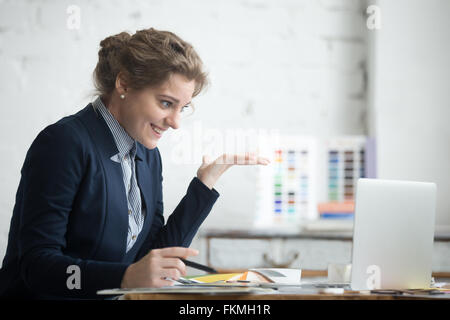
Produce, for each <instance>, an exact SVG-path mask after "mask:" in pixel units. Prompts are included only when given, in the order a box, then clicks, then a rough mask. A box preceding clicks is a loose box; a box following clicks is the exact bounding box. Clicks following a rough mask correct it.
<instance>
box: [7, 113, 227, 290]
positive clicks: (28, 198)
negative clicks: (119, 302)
mask: <svg viewBox="0 0 450 320" xmlns="http://www.w3.org/2000/svg"><path fill="white" fill-rule="evenodd" d="M137 145H138V147H137V154H136V172H137V173H136V174H137V181H138V185H139V188H140V190H141V196H142V199H143V201H142V204H143V205H144V206H145V209H146V216H145V223H144V226H143V229H142V231H141V233H140V234H139V236H138V239H137V242H136V243H135V245H134V246H133V248H132V249H131V250H130V251H129V252H128V253H126V241H127V233H128V212H127V199H126V193H125V187H124V184H123V178H122V168H121V165H120V163H117V162H114V161H113V160H111V159H110V158H111V156H113V155H115V154H117V153H118V150H117V147H116V144H115V142H114V138H113V136H112V134H111V131H110V130H109V128H108V126H107V124H106V122H105V121H104V119H103V117H102V116H101V115H100V114H99V113H97V112H96V111H95V110H94V108H93V107H92V104H89V105H88V106H87V107H85V108H84V109H82V110H81V111H79V112H78V113H76V114H74V115H71V116H68V117H65V118H63V119H61V120H60V121H58V122H56V123H54V124H52V125H50V126H48V127H46V128H45V129H44V130H43V131H42V132H40V133H39V135H38V136H37V138H36V139H35V140H34V142H33V143H32V145H31V147H30V149H29V150H28V153H27V155H26V158H25V162H24V165H23V167H22V170H21V180H20V183H19V188H18V191H17V195H16V203H15V206H14V211H13V215H12V218H11V226H10V231H9V237H8V247H7V251H6V255H5V258H4V260H3V265H2V269H1V270H0V296H3V297H10V298H17V297H19V298H99V296H98V295H96V291H97V290H100V289H105V288H118V287H120V283H121V281H122V277H123V274H124V272H125V270H126V268H127V267H128V266H129V265H130V264H131V263H133V262H135V261H137V260H139V259H140V258H141V257H143V256H144V255H145V254H147V253H148V252H149V251H150V250H151V249H153V248H162V247H170V246H183V247H188V246H189V245H190V243H191V241H192V239H193V237H194V235H195V234H196V232H197V230H198V228H199V227H200V225H201V223H202V222H203V221H204V219H205V218H206V217H207V215H208V214H209V212H210V210H211V208H212V206H213V204H214V203H215V201H216V200H217V198H218V197H219V194H218V193H217V191H216V190H214V189H213V190H210V189H209V188H208V187H206V186H205V185H204V184H203V183H202V182H201V181H200V180H198V179H197V178H193V180H192V181H191V183H190V184H189V187H188V189H187V192H186V195H185V196H184V197H183V199H182V200H181V202H180V203H179V205H178V206H177V207H176V209H175V211H174V212H173V213H172V214H171V215H170V217H169V219H168V221H167V224H165V225H164V216H163V195H162V167H161V157H160V154H159V151H158V148H155V149H152V150H149V149H147V148H145V147H144V146H143V145H141V144H140V143H138V144H137ZM71 265H76V266H78V267H79V270H80V273H79V274H80V280H81V288H80V289H77V288H72V287H73V286H68V285H67V281H68V278H69V277H70V276H72V275H73V271H72V270H71V269H68V268H69V266H71ZM69 287H70V288H72V289H70V288H69Z"/></svg>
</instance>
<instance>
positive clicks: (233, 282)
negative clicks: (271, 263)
mask: <svg viewBox="0 0 450 320" xmlns="http://www.w3.org/2000/svg"><path fill="white" fill-rule="evenodd" d="M300 280H301V270H300V269H279V268H268V269H250V270H249V271H246V272H243V273H222V274H221V273H219V274H207V275H204V276H197V277H191V278H189V279H186V278H180V279H179V280H177V281H174V283H175V284H174V285H173V286H168V287H162V288H126V289H121V288H116V289H106V290H100V291H98V292H97V294H99V295H121V294H127V293H201V294H219V293H220V294H228V293H233V294H234V293H241V294H242V293H252V294H255V293H272V292H273V289H271V288H277V287H279V286H289V285H292V286H299V285H300Z"/></svg>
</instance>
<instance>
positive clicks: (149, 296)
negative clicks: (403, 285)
mask: <svg viewBox="0 0 450 320" xmlns="http://www.w3.org/2000/svg"><path fill="white" fill-rule="evenodd" d="M123 299H124V300H233V301H234V300H431V299H433V300H434V299H445V300H450V296H449V295H448V294H445V295H438V296H426V295H420V296H419V295H417V296H416V295H390V294H360V293H344V294H324V293H318V294H226V295H225V294H178V293H170V294H161V293H129V294H126V295H124V296H123Z"/></svg>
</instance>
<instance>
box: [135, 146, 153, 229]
mask: <svg viewBox="0 0 450 320" xmlns="http://www.w3.org/2000/svg"><path fill="white" fill-rule="evenodd" d="M144 159H145V151H144V147H143V146H142V145H141V144H140V143H138V144H137V150H136V176H137V182H138V185H139V189H140V190H141V197H142V200H143V201H144V202H145V208H146V215H145V220H144V226H143V228H142V231H141V233H140V234H146V232H143V231H144V229H146V228H147V227H148V226H149V225H151V221H152V220H153V211H154V208H153V204H154V201H152V199H151V195H153V194H154V188H153V185H152V181H155V179H154V178H153V176H152V171H151V170H150V168H149V165H151V163H147V162H146V161H144Z"/></svg>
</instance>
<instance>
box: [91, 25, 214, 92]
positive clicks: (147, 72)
mask: <svg viewBox="0 0 450 320" xmlns="http://www.w3.org/2000/svg"><path fill="white" fill-rule="evenodd" d="M119 72H122V73H123V74H124V76H125V78H126V80H127V85H128V86H129V87H131V88H133V89H137V90H139V89H143V88H145V87H153V86H158V85H161V84H163V83H164V82H166V81H167V80H168V79H169V77H170V76H171V75H172V74H175V73H178V74H181V75H183V76H185V77H186V78H187V79H188V80H194V81H195V90H194V93H193V97H195V96H196V95H198V94H199V93H200V92H201V91H202V90H203V89H204V88H205V87H206V86H207V85H208V84H209V82H208V76H207V73H206V72H205V71H204V70H203V63H202V60H201V59H200V57H199V56H198V54H197V53H196V52H195V50H194V48H193V47H192V45H191V44H189V43H187V42H185V41H183V40H182V39H181V38H179V37H178V36H177V35H175V34H174V33H172V32H169V31H159V30H156V29H154V28H150V29H144V30H140V31H137V32H136V33H135V34H133V35H130V34H129V33H127V32H121V33H119V34H116V35H113V36H110V37H107V38H105V39H104V40H102V41H101V42H100V50H99V52H98V62H97V66H96V67H95V70H94V74H93V78H94V85H95V88H96V90H97V94H99V95H101V96H102V97H109V96H110V94H111V93H112V92H113V90H114V89H115V82H116V78H117V75H118V74H119Z"/></svg>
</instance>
